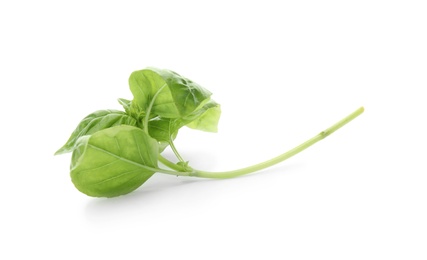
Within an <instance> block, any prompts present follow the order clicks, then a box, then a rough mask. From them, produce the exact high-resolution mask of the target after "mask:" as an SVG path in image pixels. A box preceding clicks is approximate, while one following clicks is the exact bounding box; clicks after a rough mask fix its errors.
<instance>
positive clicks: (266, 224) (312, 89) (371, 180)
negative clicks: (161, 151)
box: [0, 0, 427, 260]
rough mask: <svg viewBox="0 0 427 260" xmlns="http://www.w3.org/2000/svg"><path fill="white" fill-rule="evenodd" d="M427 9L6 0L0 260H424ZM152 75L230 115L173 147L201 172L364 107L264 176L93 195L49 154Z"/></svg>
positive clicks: (1, 11) (308, 133)
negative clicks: (151, 71)
mask: <svg viewBox="0 0 427 260" xmlns="http://www.w3.org/2000/svg"><path fill="white" fill-rule="evenodd" d="M426 13H427V6H426V2H425V1H410V0H406V1H391V0H389V1H375V0H369V1H269V0H263V1H210V2H207V1H206V2H204V1H134V2H130V1H51V2H48V1H2V2H1V3H0V97H1V101H0V106H1V110H0V113H1V130H0V131H1V139H2V142H1V146H0V147H1V180H0V185H1V187H0V200H1V204H0V211H1V212H2V213H1V214H0V238H1V240H2V241H1V250H0V258H1V259H36V258H37V259H187V260H190V259H427V248H426V245H427V188H426V187H427V176H426V174H427V167H426V155H427V150H426V145H427V141H426V133H427V126H426V125H427V124H426V112H427V105H426V104H427V102H426V97H427V95H426V94H425V93H426V91H425V90H426V86H427V15H426ZM147 66H155V67H160V68H168V69H172V70H175V71H177V72H178V73H180V74H182V75H184V76H186V77H188V78H190V79H192V80H194V81H196V82H198V83H199V84H201V85H202V86H204V87H205V88H207V89H209V90H210V91H212V92H213V93H214V96H213V97H214V98H215V99H216V100H217V101H218V102H219V103H221V104H222V110H223V114H222V118H221V121H220V125H219V129H220V131H219V133H217V134H210V133H203V132H197V131H193V130H190V129H184V130H182V132H180V135H179V136H178V139H177V142H176V145H177V147H178V149H180V151H181V153H182V155H183V156H184V157H185V158H186V159H187V160H189V161H190V163H191V165H193V166H194V167H196V168H201V169H206V170H227V169H234V168H238V167H243V166H247V165H251V164H254V163H257V162H260V161H262V160H266V159H269V158H270V157H273V156H276V155H278V154H280V153H282V152H284V151H286V150H288V149H290V148H292V147H293V146H295V145H297V144H299V143H300V142H302V141H304V140H306V139H308V138H310V137H312V136H314V135H315V134H317V133H318V132H320V131H321V130H323V129H324V128H326V127H329V126H330V125H331V124H333V123H335V122H336V121H338V120H339V119H341V118H342V117H344V116H346V115H347V114H349V113H351V112H352V111H353V110H355V109H357V108H358V107H359V106H362V105H363V106H364V107H365V109H366V110H365V113H364V114H363V115H362V116H360V117H359V118H357V119H356V120H354V121H353V122H351V123H350V124H349V125H347V126H345V127H344V128H342V129H340V130H339V131H338V132H336V133H334V134H333V135H331V136H330V137H328V138H327V139H325V140H323V141H321V142H320V143H318V144H316V145H314V146H313V147H311V148H309V149H308V150H306V151H304V152H303V153H301V154H299V155H297V156H296V157H293V158H291V159H289V160H288V161H286V162H284V163H282V164H280V165H277V166H275V167H273V168H270V169H267V170H264V171H262V172H259V173H257V174H253V175H250V176H246V177H241V178H236V179H229V180H214V181H212V180H204V179H191V178H182V177H179V178H177V177H174V176H166V175H162V174H157V175H155V176H154V177H152V178H151V179H150V180H149V181H148V182H147V183H145V184H144V185H143V186H142V187H141V188H140V189H138V190H137V191H135V192H133V193H131V194H129V195H126V196H122V197H118V198H114V199H97V198H90V197H87V196H85V195H84V194H81V193H79V192H78V191H77V190H76V189H75V188H74V186H73V184H72V183H71V181H70V178H69V172H68V169H69V160H70V155H68V154H67V155H62V156H57V157H54V156H53V153H54V152H55V151H56V150H57V149H58V148H59V147H60V146H61V145H63V143H64V142H65V141H66V139H67V138H68V136H69V134H70V133H71V131H72V130H73V129H74V127H75V126H76V125H77V124H78V122H79V121H80V120H81V119H82V118H83V117H84V116H86V115H87V114H89V113H91V112H93V111H95V110H98V109H106V108H113V109H119V108H120V106H119V104H118V103H117V102H116V99H117V98H119V97H124V98H131V93H130V91H129V89H128V85H127V79H128V77H129V75H130V73H131V72H132V71H134V70H139V69H143V68H145V67H147ZM165 153H166V156H168V157H170V158H172V153H171V152H170V151H166V152H165Z"/></svg>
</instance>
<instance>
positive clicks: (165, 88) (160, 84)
mask: <svg viewBox="0 0 427 260" xmlns="http://www.w3.org/2000/svg"><path fill="white" fill-rule="evenodd" d="M129 86H130V90H131V92H132V94H133V96H134V99H133V101H132V103H134V105H135V107H137V108H139V109H140V110H141V111H145V110H146V109H147V107H148V106H149V105H150V103H151V100H152V98H153V96H154V95H156V93H157V92H158V91H159V90H160V89H161V92H159V94H158V95H157V97H156V99H155V100H154V103H153V107H152V109H151V114H153V115H154V116H160V117H164V118H179V117H184V116H187V115H189V114H191V113H192V112H194V111H195V110H196V109H198V108H199V107H200V105H201V104H203V102H206V100H208V99H209V97H210V96H211V94H212V93H211V92H209V91H208V90H206V89H204V88H203V87H201V86H200V85H198V84H197V83H195V82H193V81H191V80H189V79H187V78H185V77H182V76H181V75H179V74H177V73H175V72H173V71H170V70H161V69H156V68H147V69H144V70H139V71H135V72H133V73H132V74H131V75H130V78H129Z"/></svg>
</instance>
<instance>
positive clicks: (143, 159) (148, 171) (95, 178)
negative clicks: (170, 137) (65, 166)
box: [71, 125, 159, 197]
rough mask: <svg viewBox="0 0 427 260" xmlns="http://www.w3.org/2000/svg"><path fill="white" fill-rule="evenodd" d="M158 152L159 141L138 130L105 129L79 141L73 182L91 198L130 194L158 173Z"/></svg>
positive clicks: (74, 163) (122, 127)
mask: <svg viewBox="0 0 427 260" xmlns="http://www.w3.org/2000/svg"><path fill="white" fill-rule="evenodd" d="M158 150H159V148H158V143H157V141H156V140H155V139H153V138H151V137H149V136H148V135H147V134H146V133H145V132H144V131H143V130H141V129H139V128H137V127H133V126H125V125H123V126H116V127H112V128H108V129H104V130H102V131H98V132H96V133H94V134H93V135H91V136H90V137H89V136H85V137H83V138H82V139H80V140H79V142H78V146H77V147H76V149H75V150H74V152H73V157H72V162H71V179H72V181H73V183H74V185H75V186H76V188H77V189H78V190H80V191H81V192H83V193H85V194H87V195H89V196H94V197H115V196H119V195H123V194H127V193H129V192H131V191H133V190H135V189H136V188H138V187H139V186H141V185H142V184H143V183H144V182H145V181H146V180H147V179H149V178H150V177H151V176H152V175H153V174H154V173H155V170H156V168H157V160H158V153H159V151H158Z"/></svg>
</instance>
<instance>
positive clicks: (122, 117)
mask: <svg viewBox="0 0 427 260" xmlns="http://www.w3.org/2000/svg"><path fill="white" fill-rule="evenodd" d="M136 123H137V122H136V120H135V119H134V118H133V117H131V116H129V115H127V114H126V113H125V112H122V111H118V110H99V111H96V112H94V113H92V114H90V115H88V116H86V117H85V118H84V119H83V120H82V121H81V122H80V123H79V125H78V126H77V128H76V129H75V130H74V131H73V133H72V134H71V136H70V138H69V139H68V141H67V142H66V143H65V144H64V146H62V147H61V148H60V149H59V150H58V151H56V153H55V155H58V154H63V153H68V152H72V151H73V150H74V146H75V144H76V141H77V140H78V139H79V138H80V137H82V136H84V135H91V134H93V133H95V132H97V131H100V130H102V129H106V128H110V127H112V126H117V125H133V126H134V125H136Z"/></svg>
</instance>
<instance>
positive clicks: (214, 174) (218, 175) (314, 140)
mask: <svg viewBox="0 0 427 260" xmlns="http://www.w3.org/2000/svg"><path fill="white" fill-rule="evenodd" d="M363 111H364V108H363V107H360V108H359V109H357V110H356V111H354V112H353V113H351V114H350V115H348V116H347V117H345V118H344V119H342V120H341V121H339V122H337V123H336V124H334V125H332V126H331V127H329V128H328V129H326V130H324V131H322V132H320V133H319V134H318V135H316V136H314V137H313V138H311V139H309V140H307V141H305V142H304V143H302V144H300V145H298V146H296V147H295V148H293V149H291V150H289V151H287V152H285V153H283V154H281V155H279V156H277V157H275V158H273V159H270V160H268V161H265V162H262V163H259V164H256V165H252V166H249V167H245V168H242V169H238V170H233V171H224V172H208V171H201V170H196V169H194V173H190V174H189V176H195V177H203V178H217V179H225V178H233V177H237V176H240V175H244V174H248V173H252V172H255V171H259V170H262V169H265V168H267V167H270V166H273V165H275V164H278V163H280V162H283V161H284V160H286V159H288V158H290V157H292V156H294V155H296V154H298V153H300V152H301V151H304V150H305V149H307V148H308V147H310V146H312V145H313V144H315V143H317V142H318V141H320V140H322V139H324V138H325V137H327V136H328V135H330V134H332V133H333V132H335V131H336V130H338V129H340V128H341V127H343V126H344V125H346V124H347V123H349V122H350V121H352V120H353V119H355V118H356V117H357V116H359V115H360V114H362V113H363ZM165 165H166V164H165ZM166 166H168V167H170V166H169V165H166ZM172 169H174V168H172Z"/></svg>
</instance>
